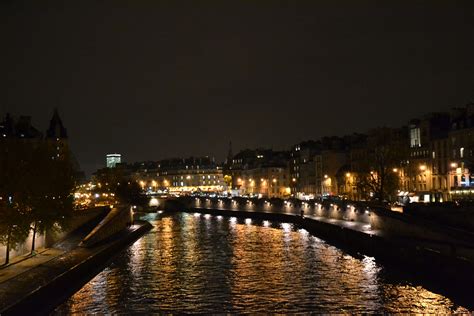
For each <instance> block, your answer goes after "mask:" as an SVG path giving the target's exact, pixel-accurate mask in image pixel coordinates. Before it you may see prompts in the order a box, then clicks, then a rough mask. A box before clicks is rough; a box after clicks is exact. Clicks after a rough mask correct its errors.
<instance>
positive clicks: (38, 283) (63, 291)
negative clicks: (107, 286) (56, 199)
mask: <svg viewBox="0 0 474 316" xmlns="http://www.w3.org/2000/svg"><path fill="white" fill-rule="evenodd" d="M151 228H152V225H151V224H150V223H148V222H146V221H135V222H134V223H133V224H132V223H131V217H130V209H129V208H122V209H116V210H112V211H111V212H110V213H109V215H107V216H106V217H105V218H104V219H103V220H102V221H101V222H100V223H99V225H98V226H97V227H96V228H95V229H93V231H92V232H90V229H88V230H87V231H86V232H85V233H83V235H82V237H84V235H87V237H88V240H87V241H86V242H84V245H85V247H82V246H79V245H78V244H79V243H80V242H81V240H82V241H84V239H83V238H80V239H77V236H72V237H70V240H66V241H65V242H64V243H66V244H67V243H68V242H69V247H70V249H69V250H68V251H65V252H64V253H62V254H61V255H59V256H57V257H55V258H54V259H52V260H49V261H47V262H45V263H42V264H39V265H37V266H35V267H33V268H31V269H29V270H27V271H25V272H22V273H21V274H19V275H17V276H16V277H13V278H10V279H8V280H6V281H5V282H2V283H0V315H10V314H12V315H28V314H31V313H34V314H48V313H49V312H50V311H51V310H53V309H54V308H55V307H56V306H57V305H59V304H61V303H62V302H63V301H64V300H65V299H67V298H68V297H69V296H71V295H72V294H74V293H75V292H76V291H77V290H79V289H80V288H81V287H82V286H83V285H84V284H85V283H87V282H88V281H89V280H90V279H91V278H92V277H94V276H95V275H96V274H97V273H98V272H100V271H101V270H102V269H103V268H104V267H105V266H106V264H107V263H108V262H109V261H110V260H111V258H113V257H114V256H115V255H116V254H117V253H118V252H120V251H121V250H123V249H124V248H125V247H126V246H128V245H129V244H130V243H133V242H134V241H135V240H137V239H139V238H140V237H141V236H142V235H143V234H145V233H146V232H147V231H149V230H150V229H151ZM89 232H90V233H89ZM10 268H11V267H10Z"/></svg>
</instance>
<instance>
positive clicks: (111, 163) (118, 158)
mask: <svg viewBox="0 0 474 316" xmlns="http://www.w3.org/2000/svg"><path fill="white" fill-rule="evenodd" d="M106 162H107V168H115V167H116V166H117V164H118V163H121V162H122V155H121V154H108V155H107V157H106Z"/></svg>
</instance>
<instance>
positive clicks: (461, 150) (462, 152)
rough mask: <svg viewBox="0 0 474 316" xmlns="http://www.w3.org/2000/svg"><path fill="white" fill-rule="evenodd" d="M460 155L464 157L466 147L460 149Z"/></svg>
mask: <svg viewBox="0 0 474 316" xmlns="http://www.w3.org/2000/svg"><path fill="white" fill-rule="evenodd" d="M459 157H461V158H464V147H461V148H460V149H459Z"/></svg>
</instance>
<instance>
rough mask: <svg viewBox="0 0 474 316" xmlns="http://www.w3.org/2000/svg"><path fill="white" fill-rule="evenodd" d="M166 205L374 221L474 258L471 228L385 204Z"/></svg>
mask: <svg viewBox="0 0 474 316" xmlns="http://www.w3.org/2000/svg"><path fill="white" fill-rule="evenodd" d="M162 206H163V208H164V209H167V210H176V211H183V210H186V209H193V210H195V209H215V210H221V211H223V210H225V211H229V212H230V213H229V214H235V216H237V215H236V214H241V213H240V212H244V213H245V214H247V213H248V214H250V213H262V214H265V215H268V216H269V214H280V215H283V214H287V215H290V216H293V217H294V216H295V215H300V214H301V211H303V214H305V215H308V216H310V217H312V218H313V219H314V220H317V219H318V217H319V218H323V219H336V220H342V221H345V222H348V223H350V222H355V223H362V224H366V225H370V226H369V227H370V230H371V231H374V232H376V234H375V233H374V234H372V235H381V236H383V237H384V239H387V240H391V241H396V242H397V243H398V244H408V245H412V246H414V247H421V248H427V249H428V248H429V249H431V250H434V251H436V252H439V253H441V254H442V255H445V256H448V257H459V258H463V259H467V260H470V261H471V262H474V234H473V233H472V232H469V231H465V230H459V229H455V228H452V227H446V226H443V225H440V224H439V223H436V222H433V221H430V220H427V219H424V218H418V217H414V216H410V215H408V214H402V213H397V212H393V211H391V210H388V209H384V208H381V207H369V206H367V205H365V204H364V203H357V202H347V201H342V202H337V203H336V202H328V201H324V202H322V203H321V202H315V201H308V202H304V201H299V200H286V201H283V200H279V199H274V200H268V199H267V200H265V199H244V198H233V199H225V198H224V199H219V198H190V197H181V198H177V199H169V200H167V201H164V202H163V203H162Z"/></svg>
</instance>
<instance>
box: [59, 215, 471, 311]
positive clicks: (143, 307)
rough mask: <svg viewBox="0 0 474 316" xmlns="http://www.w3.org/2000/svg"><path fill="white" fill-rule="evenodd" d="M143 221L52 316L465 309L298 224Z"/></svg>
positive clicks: (201, 218)
mask: <svg viewBox="0 0 474 316" xmlns="http://www.w3.org/2000/svg"><path fill="white" fill-rule="evenodd" d="M145 219H146V220H149V221H150V222H151V223H152V224H153V225H154V229H153V230H152V231H150V232H149V233H148V234H147V235H145V236H144V237H142V238H141V239H139V240H138V241H136V242H135V243H134V244H133V245H131V246H130V247H129V248H127V249H126V250H124V251H123V252H122V253H120V254H118V255H117V257H116V258H115V259H114V260H113V262H112V263H111V264H110V265H109V266H108V267H107V268H106V269H105V270H103V271H102V272H101V273H99V274H98V275H97V276H96V277H95V278H94V279H92V280H91V281H90V282H88V283H87V284H86V285H85V286H84V287H83V288H82V289H81V290H79V291H78V292H77V293H76V294H74V295H73V296H72V297H70V298H69V299H68V300H67V301H66V302H65V303H64V304H62V305H61V306H59V307H58V308H57V309H56V311H55V312H56V313H59V314H66V313H87V314H90V313H100V314H124V313H132V312H134V313H152V312H178V313H210V312H234V313H239V312H244V311H245V312H281V313H291V312H308V311H311V312H336V313H342V312H347V313H358V312H369V313H381V312H410V313H437V314H439V313H452V312H467V310H466V309H465V308H463V307H460V306H457V305H455V304H454V303H453V302H452V301H451V300H450V299H448V298H446V297H444V296H442V295H440V294H436V293H433V292H430V291H429V290H427V289H425V288H424V287H422V286H417V285H412V284H409V283H408V282H407V281H403V280H402V279H400V278H397V277H396V276H394V275H392V273H391V272H390V271H389V269H387V268H384V267H383V266H381V265H380V264H379V263H377V262H376V260H375V259H374V258H370V257H363V256H361V257H353V256H351V255H349V254H347V253H345V252H344V251H342V250H340V249H338V248H335V247H333V246H331V245H330V244H328V243H326V242H324V241H323V240H321V239H318V238H317V237H314V236H312V235H311V234H309V233H308V232H307V231H305V230H303V229H298V228H297V227H295V226H294V225H292V224H288V223H276V222H275V223H272V222H268V221H255V220H250V219H237V218H235V217H222V216H211V215H200V214H188V213H177V214H173V215H166V216H163V217H161V215H155V214H149V215H147V216H146V217H145Z"/></svg>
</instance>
